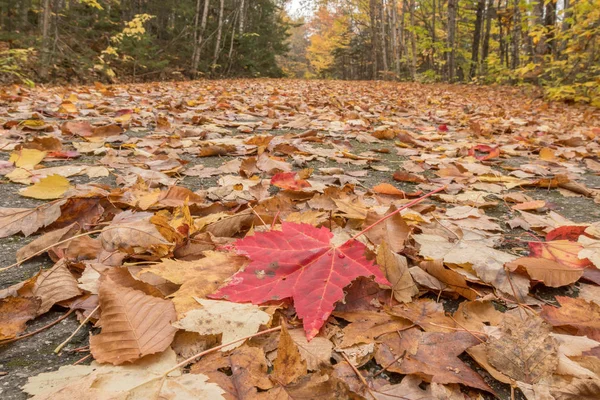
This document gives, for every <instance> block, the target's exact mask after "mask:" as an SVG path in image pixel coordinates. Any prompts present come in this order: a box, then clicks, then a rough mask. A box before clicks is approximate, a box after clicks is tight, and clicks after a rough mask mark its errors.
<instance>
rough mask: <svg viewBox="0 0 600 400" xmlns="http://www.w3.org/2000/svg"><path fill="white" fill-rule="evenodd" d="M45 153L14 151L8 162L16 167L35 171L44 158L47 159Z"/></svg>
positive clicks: (30, 150) (25, 150) (29, 150)
mask: <svg viewBox="0 0 600 400" xmlns="http://www.w3.org/2000/svg"><path fill="white" fill-rule="evenodd" d="M46 154H47V153H46V152H45V151H40V150H36V149H21V150H17V151H14V152H13V153H12V154H11V155H10V158H9V159H8V161H10V162H12V163H14V164H15V167H18V168H24V169H33V168H34V167H35V166H36V165H38V164H39V163H40V162H42V160H43V159H44V157H46Z"/></svg>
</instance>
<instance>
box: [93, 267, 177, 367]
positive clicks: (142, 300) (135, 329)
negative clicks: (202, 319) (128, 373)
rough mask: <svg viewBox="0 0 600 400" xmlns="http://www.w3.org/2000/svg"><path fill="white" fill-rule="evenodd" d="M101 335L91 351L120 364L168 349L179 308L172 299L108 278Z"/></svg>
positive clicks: (101, 297) (101, 296)
mask: <svg viewBox="0 0 600 400" xmlns="http://www.w3.org/2000/svg"><path fill="white" fill-rule="evenodd" d="M98 298H99V301H100V311H101V317H100V320H99V321H98V324H99V325H100V326H101V327H102V331H101V332H100V334H97V335H93V336H92V337H91V338H90V351H91V353H92V355H93V356H94V359H95V360H96V361H98V362H101V363H110V364H113V365H120V364H124V363H127V362H131V361H135V360H137V359H139V358H141V357H143V356H146V355H149V354H154V353H159V352H162V351H164V350H165V349H166V348H167V347H168V346H169V345H170V344H171V342H172V341H173V337H174V336H175V332H176V331H177V329H176V328H174V327H172V326H171V323H173V322H174V321H175V319H176V316H175V307H174V306H173V303H171V301H169V300H163V299H160V298H157V297H154V296H150V295H147V294H145V293H144V292H141V291H139V290H135V289H131V288H126V287H122V286H118V285H115V284H114V283H113V282H112V281H111V280H108V279H106V280H104V281H103V282H102V283H101V285H100V290H99V293H98Z"/></svg>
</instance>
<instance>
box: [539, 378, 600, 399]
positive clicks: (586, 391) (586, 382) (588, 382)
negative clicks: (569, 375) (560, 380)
mask: <svg viewBox="0 0 600 400" xmlns="http://www.w3.org/2000/svg"><path fill="white" fill-rule="evenodd" d="M550 393H552V396H554V399H555V400H597V399H598V398H600V381H598V380H597V379H595V380H592V379H573V380H572V381H571V382H570V383H568V384H566V385H564V386H560V387H552V388H550Z"/></svg>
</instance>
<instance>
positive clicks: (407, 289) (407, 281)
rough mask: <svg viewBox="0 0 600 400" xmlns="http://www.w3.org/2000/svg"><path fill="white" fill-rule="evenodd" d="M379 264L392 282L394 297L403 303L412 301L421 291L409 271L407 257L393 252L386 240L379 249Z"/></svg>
mask: <svg viewBox="0 0 600 400" xmlns="http://www.w3.org/2000/svg"><path fill="white" fill-rule="evenodd" d="M377 264H378V265H379V266H380V267H381V268H382V269H383V272H384V274H385V277H386V278H387V280H388V281H389V282H390V283H391V286H390V287H391V289H392V293H393V294H394V298H395V299H396V300H397V301H399V302H402V303H410V302H411V301H412V297H413V296H415V295H417V294H418V293H419V288H418V287H417V285H415V282H414V281H413V279H412V276H411V275H410V272H409V271H408V263H407V261H406V257H404V256H401V255H400V254H396V253H394V252H392V251H391V250H390V249H389V248H388V245H387V243H386V242H385V241H384V242H382V243H381V245H379V247H378V249H377Z"/></svg>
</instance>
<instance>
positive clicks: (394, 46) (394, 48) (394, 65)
mask: <svg viewBox="0 0 600 400" xmlns="http://www.w3.org/2000/svg"><path fill="white" fill-rule="evenodd" d="M391 7H392V26H391V28H390V31H391V34H392V70H393V71H394V73H395V74H396V78H397V75H398V74H399V72H400V71H399V70H398V67H399V65H400V60H399V57H398V38H397V35H396V33H397V29H398V6H397V4H396V0H391Z"/></svg>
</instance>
